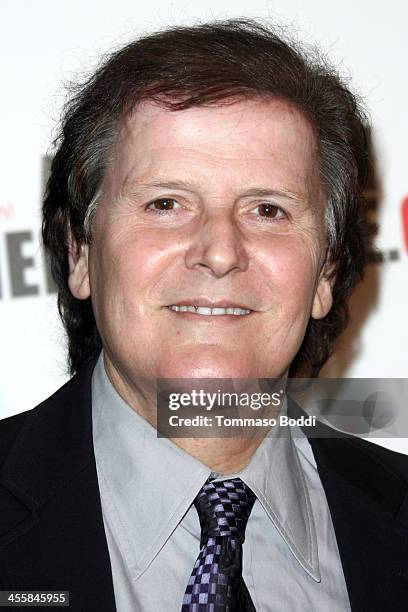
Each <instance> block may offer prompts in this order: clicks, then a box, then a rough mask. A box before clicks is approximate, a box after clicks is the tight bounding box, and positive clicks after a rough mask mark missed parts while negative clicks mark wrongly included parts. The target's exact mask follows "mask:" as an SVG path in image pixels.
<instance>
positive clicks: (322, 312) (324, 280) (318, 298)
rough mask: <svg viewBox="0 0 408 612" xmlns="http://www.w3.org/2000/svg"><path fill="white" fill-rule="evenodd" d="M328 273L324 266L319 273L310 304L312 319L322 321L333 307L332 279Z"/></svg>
mask: <svg viewBox="0 0 408 612" xmlns="http://www.w3.org/2000/svg"><path fill="white" fill-rule="evenodd" d="M330 271H331V270H327V268H326V266H324V267H323V270H322V271H321V273H320V278H319V283H318V285H317V288H316V291H315V295H314V298H313V304H312V318H313V319H323V318H324V317H325V316H326V315H327V314H328V312H330V309H331V307H332V305H333V294H332V289H333V284H334V278H331V275H330Z"/></svg>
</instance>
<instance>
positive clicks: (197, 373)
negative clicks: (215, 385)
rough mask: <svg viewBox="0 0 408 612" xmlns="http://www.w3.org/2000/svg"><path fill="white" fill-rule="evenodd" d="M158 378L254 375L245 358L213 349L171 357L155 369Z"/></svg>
mask: <svg viewBox="0 0 408 612" xmlns="http://www.w3.org/2000/svg"><path fill="white" fill-rule="evenodd" d="M157 373H158V376H157V377H158V378H189V379H190V378H252V377H256V373H255V371H254V369H253V368H251V367H250V364H249V363H247V362H246V360H245V358H243V359H242V360H240V359H238V358H237V355H225V353H221V354H220V353H219V352H217V351H214V349H205V350H204V351H188V352H187V353H183V354H179V355H174V354H173V355H171V356H168V357H167V358H166V360H164V361H163V362H161V363H159V364H158V367H157Z"/></svg>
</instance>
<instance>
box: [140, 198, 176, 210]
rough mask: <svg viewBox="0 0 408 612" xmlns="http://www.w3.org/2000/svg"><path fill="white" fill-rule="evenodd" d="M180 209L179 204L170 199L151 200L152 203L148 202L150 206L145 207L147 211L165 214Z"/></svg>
mask: <svg viewBox="0 0 408 612" xmlns="http://www.w3.org/2000/svg"><path fill="white" fill-rule="evenodd" d="M180 207H181V204H179V203H178V202H177V200H173V199H172V198H159V199H158V200H153V202H150V204H148V205H147V209H148V210H153V211H156V212H159V213H163V212H164V213H166V212H169V211H171V210H174V209H176V208H180Z"/></svg>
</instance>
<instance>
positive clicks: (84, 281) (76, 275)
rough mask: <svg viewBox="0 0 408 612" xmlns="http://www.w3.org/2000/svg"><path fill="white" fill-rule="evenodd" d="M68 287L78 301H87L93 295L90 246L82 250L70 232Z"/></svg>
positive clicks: (85, 246) (83, 245)
mask: <svg viewBox="0 0 408 612" xmlns="http://www.w3.org/2000/svg"><path fill="white" fill-rule="evenodd" d="M68 264H69V276H68V287H69V289H70V291H71V293H72V295H73V296H74V297H76V298H77V299H78V300H86V299H87V298H89V296H90V295H91V288H90V284H89V274H88V245H87V244H82V245H81V247H80V248H78V245H77V243H76V241H75V240H74V238H73V236H72V232H71V230H69V231H68Z"/></svg>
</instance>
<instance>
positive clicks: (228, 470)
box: [171, 435, 263, 474]
mask: <svg viewBox="0 0 408 612" xmlns="http://www.w3.org/2000/svg"><path fill="white" fill-rule="evenodd" d="M171 440H172V442H174V443H175V444H177V446H179V447H180V448H182V449H183V450H184V451H186V452H187V453H188V454H189V455H192V456H193V457H195V459H198V460H199V461H201V463H204V464H205V465H207V466H208V467H209V468H211V470H212V471H214V472H218V473H219V474H234V473H235V472H239V471H240V470H242V469H243V468H244V467H245V466H246V465H247V464H248V463H249V461H250V459H251V457H252V455H253V454H254V453H255V451H256V449H257V448H258V446H259V445H260V444H261V442H262V440H263V436H259V435H258V436H254V437H251V438H249V437H248V438H171Z"/></svg>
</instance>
